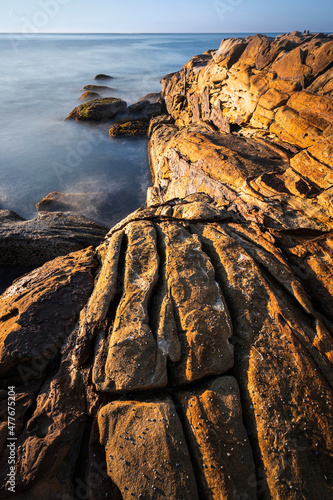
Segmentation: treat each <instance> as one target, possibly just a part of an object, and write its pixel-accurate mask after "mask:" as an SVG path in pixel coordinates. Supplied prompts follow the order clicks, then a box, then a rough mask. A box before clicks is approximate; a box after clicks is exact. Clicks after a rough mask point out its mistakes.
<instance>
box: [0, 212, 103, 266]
mask: <svg viewBox="0 0 333 500" xmlns="http://www.w3.org/2000/svg"><path fill="white" fill-rule="evenodd" d="M106 233H107V228H106V227H103V226H100V225H99V224H96V222H92V221H90V220H88V219H86V218H85V217H83V216H80V215H75V214H72V213H63V212H53V213H40V214H39V216H38V217H36V218H35V219H31V220H24V219H22V217H20V216H19V215H17V214H16V213H15V212H11V211H10V210H0V265H1V266H9V265H23V266H42V265H43V264H44V263H45V262H47V261H49V260H52V259H55V258H56V257H59V256H60V255H66V254H68V253H70V252H75V251H77V250H81V249H82V248H87V247H89V246H90V245H92V246H94V247H96V246H97V245H99V244H100V243H101V241H102V240H103V238H104V236H105V235H106Z"/></svg>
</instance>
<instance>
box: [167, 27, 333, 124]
mask: <svg viewBox="0 0 333 500" xmlns="http://www.w3.org/2000/svg"><path fill="white" fill-rule="evenodd" d="M331 54H332V41H331V40H330V39H329V38H328V37H326V36H325V35H322V34H319V35H304V36H302V35H301V36H299V35H284V36H282V37H276V39H272V38H270V37H266V36H264V35H256V36H254V37H246V38H245V39H239V38H237V39H226V40H223V41H222V43H221V46H220V48H219V49H218V50H217V51H215V52H213V53H212V54H207V55H206V56H204V57H201V56H196V57H194V58H192V59H191V60H190V61H189V62H188V63H187V64H185V66H184V67H183V69H182V70H181V71H180V72H177V73H174V74H172V75H167V76H166V77H164V78H162V81H161V83H162V97H163V98H164V99H165V103H166V106H167V110H168V113H169V114H171V115H172V116H173V118H174V119H175V121H176V124H177V125H178V126H180V127H182V126H184V125H186V126H187V125H189V124H190V123H191V122H197V121H207V122H210V121H213V123H214V124H216V126H217V127H218V128H219V129H221V130H223V128H222V127H221V125H220V124H221V123H223V121H225V120H227V121H228V123H230V124H231V125H237V126H240V125H245V124H247V123H249V122H250V121H251V123H252V125H253V126H254V127H257V128H262V129H265V130H268V129H269V127H270V125H271V124H272V122H274V114H272V113H268V115H267V113H264V112H263V109H262V108H264V109H266V110H267V109H268V110H270V111H271V110H272V109H273V107H269V108H267V107H266V106H265V105H263V104H261V103H260V99H261V97H262V96H263V95H264V94H265V93H267V92H272V91H273V92H274V91H278V92H281V93H282V94H284V96H283V97H282V100H281V101H280V102H279V99H278V100H277V103H276V104H275V107H276V108H281V106H283V105H284V104H285V102H286V99H287V98H290V97H291V96H292V94H293V92H295V91H296V92H297V91H301V90H308V91H311V92H319V93H323V92H324V93H325V92H326V93H330V92H331V90H332V89H331V87H330V85H331V84H330V81H331V76H330V73H329V72H330V71H331V68H330V64H331V60H332V58H331ZM199 60H200V64H198V61H199ZM325 71H327V72H328V74H327V76H326V77H325V78H324V77H323V73H324V72H325ZM184 81H186V85H185V86H184ZM319 82H320V83H319ZM325 85H327V88H326V89H325ZM332 88H333V87H332ZM330 89H331V90H330ZM267 97H269V98H270V97H271V94H267ZM272 97H273V96H272ZM308 99H309V97H308ZM274 100H275V97H273V101H274ZM258 106H260V107H259V109H258ZM308 109H310V107H309V106H308ZM314 111H315V112H314V113H312V114H316V110H314ZM258 117H261V118H260V119H258ZM274 133H275V132H274Z"/></svg>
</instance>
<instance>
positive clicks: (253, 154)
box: [149, 115, 332, 230]
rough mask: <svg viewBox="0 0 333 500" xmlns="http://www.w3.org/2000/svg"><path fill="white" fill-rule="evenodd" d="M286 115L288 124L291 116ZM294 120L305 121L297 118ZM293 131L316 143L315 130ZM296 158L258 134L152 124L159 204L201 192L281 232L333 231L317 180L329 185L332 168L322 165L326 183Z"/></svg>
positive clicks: (151, 147) (162, 122) (160, 121)
mask: <svg viewBox="0 0 333 500" xmlns="http://www.w3.org/2000/svg"><path fill="white" fill-rule="evenodd" d="M282 116H283V118H284V120H285V118H286V116H287V115H282ZM292 116H293V117H294V116H297V119H298V120H300V118H299V116H298V115H292ZM297 123H298V124H299V123H300V122H299V121H298V122H297ZM305 130H307V132H305ZM293 133H294V137H296V134H297V137H299V138H300V137H303V135H302V134H306V133H307V134H308V137H307V138H305V140H306V141H308V143H309V144H314V136H312V135H311V130H310V129H308V128H301V127H300V126H299V127H298V128H296V127H295V128H294V129H293ZM310 139H311V140H310ZM312 139H313V140H312ZM290 140H292V141H293V142H295V141H296V139H290ZM328 144H329V142H328V141H327V153H326V156H327V157H329V151H330V149H329V147H328ZM314 147H315V146H312V148H314ZM318 149H320V148H318ZM324 150H325V149H324V148H322V151H324ZM296 151H297V149H296ZM300 154H301V153H300ZM316 154H317V153H316ZM318 155H319V153H318ZM291 156H292V155H291V154H289V153H288V152H287V150H286V149H285V148H284V147H283V145H282V146H279V145H277V144H276V143H274V142H271V141H270V140H267V139H266V140H263V139H262V138H259V137H256V136H253V137H244V136H241V135H230V134H229V135H228V134H221V133H218V132H216V131H215V130H214V129H212V127H211V126H209V125H208V124H203V123H200V124H198V123H197V124H193V125H191V126H189V127H187V128H183V129H180V130H178V128H177V127H176V126H175V125H174V124H172V123H170V122H169V121H167V120H165V118H164V116H162V117H158V118H155V119H153V121H152V122H151V125H150V132H149V159H150V166H151V171H152V174H153V181H154V186H155V189H156V191H157V193H158V194H157V198H158V199H159V200H160V201H170V200H172V199H173V198H183V197H185V196H188V195H189V194H192V193H195V192H197V191H198V190H200V191H201V192H205V193H207V194H209V195H210V196H211V197H213V198H215V199H223V200H224V201H225V202H226V203H227V204H229V206H234V207H235V209H236V207H237V210H238V212H239V213H240V214H241V215H242V216H243V217H245V218H246V219H247V220H248V221H251V220H252V221H257V222H260V220H261V221H263V220H267V221H268V220H270V222H269V224H271V225H273V226H275V227H280V228H282V227H290V228H297V227H299V226H302V227H308V228H313V229H318V230H329V229H331V228H332V222H331V215H330V208H329V206H327V204H326V202H325V201H324V200H323V201H321V198H320V197H319V195H320V194H321V192H322V191H321V190H320V189H319V188H318V185H317V182H316V177H321V178H322V179H323V181H322V183H324V182H326V183H328V184H329V179H330V171H329V168H327V167H325V166H324V165H322V167H320V168H321V170H320V172H326V175H327V180H326V181H324V177H323V176H322V174H321V173H319V174H317V175H316V176H315V175H312V176H311V175H309V174H308V173H307V170H306V167H305V165H304V163H303V162H302V165H303V166H302V169H300V168H297V167H296V166H293V165H294V162H296V159H297V158H298V155H295V156H294V158H292V159H290V157H291ZM300 160H301V158H300ZM318 162H319V160H318ZM327 162H329V160H326V163H327ZM313 163H314V161H313ZM290 166H293V168H294V169H295V170H296V171H297V174H296V172H295V170H292V169H290ZM309 168H311V166H310V167H309ZM328 184H325V186H326V185H328ZM321 185H322V186H324V184H321ZM278 200H280V201H278ZM283 200H284V201H283ZM260 214H261V215H260ZM310 214H311V216H310ZM260 218H261V219H260ZM263 218H264V219H263Z"/></svg>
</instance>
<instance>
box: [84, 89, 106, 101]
mask: <svg viewBox="0 0 333 500" xmlns="http://www.w3.org/2000/svg"><path fill="white" fill-rule="evenodd" d="M94 99H101V96H100V95H99V94H97V92H91V91H89V90H88V91H87V92H84V93H83V94H82V95H81V97H80V101H93V100H94Z"/></svg>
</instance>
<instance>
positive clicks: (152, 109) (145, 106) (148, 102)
mask: <svg viewBox="0 0 333 500" xmlns="http://www.w3.org/2000/svg"><path fill="white" fill-rule="evenodd" d="M162 111H163V99H162V98H161V94H160V93H155V94H147V95H145V96H144V97H141V99H139V100H138V101H137V102H136V103H135V104H131V105H130V106H128V108H127V113H129V114H134V115H137V114H139V115H140V116H142V117H146V118H150V117H152V116H156V115H160V114H161V113H162Z"/></svg>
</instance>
